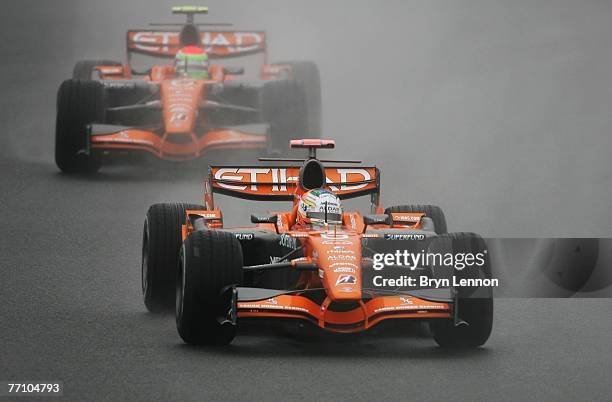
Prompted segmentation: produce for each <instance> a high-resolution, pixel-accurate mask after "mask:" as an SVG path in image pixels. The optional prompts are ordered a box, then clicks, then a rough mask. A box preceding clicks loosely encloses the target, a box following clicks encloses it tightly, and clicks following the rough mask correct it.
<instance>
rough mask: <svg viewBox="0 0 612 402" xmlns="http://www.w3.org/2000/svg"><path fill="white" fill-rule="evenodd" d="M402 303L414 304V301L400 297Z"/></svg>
mask: <svg viewBox="0 0 612 402" xmlns="http://www.w3.org/2000/svg"><path fill="white" fill-rule="evenodd" d="M400 301H401V302H402V303H405V304H412V300H410V299H408V298H406V297H400Z"/></svg>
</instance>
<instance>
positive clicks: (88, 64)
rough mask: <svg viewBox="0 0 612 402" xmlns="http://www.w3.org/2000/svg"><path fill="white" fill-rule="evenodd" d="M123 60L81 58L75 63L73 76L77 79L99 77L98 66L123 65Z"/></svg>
mask: <svg viewBox="0 0 612 402" xmlns="http://www.w3.org/2000/svg"><path fill="white" fill-rule="evenodd" d="M122 65H123V64H121V62H118V61H113V60H81V61H78V62H77V63H76V64H75V65H74V69H73V70H72V78H73V79H75V80H95V79H97V78H98V77H97V75H96V74H95V73H96V69H95V68H96V66H122Z"/></svg>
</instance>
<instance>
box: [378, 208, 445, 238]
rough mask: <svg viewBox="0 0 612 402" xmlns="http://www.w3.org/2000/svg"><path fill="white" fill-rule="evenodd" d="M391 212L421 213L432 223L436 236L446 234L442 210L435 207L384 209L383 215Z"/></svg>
mask: <svg viewBox="0 0 612 402" xmlns="http://www.w3.org/2000/svg"><path fill="white" fill-rule="evenodd" d="M392 212H398V213H400V212H423V213H425V216H427V217H429V218H431V220H432V221H433V223H434V227H435V229H436V233H437V234H443V233H447V229H446V217H445V216H444V212H443V211H442V208H440V207H438V206H436V205H398V206H393V207H388V208H386V209H385V214H390V213H392Z"/></svg>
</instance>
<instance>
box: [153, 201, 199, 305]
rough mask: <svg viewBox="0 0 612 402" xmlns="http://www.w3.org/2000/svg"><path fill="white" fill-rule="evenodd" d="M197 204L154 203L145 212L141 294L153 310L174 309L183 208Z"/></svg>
mask: <svg viewBox="0 0 612 402" xmlns="http://www.w3.org/2000/svg"><path fill="white" fill-rule="evenodd" d="M189 209H196V210H197V209H200V210H201V209H205V208H204V207H202V206H200V205H196V204H179V203H174V204H155V205H152V206H151V207H150V208H149V210H148V211H147V215H146V217H145V222H144V228H143V234H142V294H143V297H144V303H145V306H146V307H147V309H148V310H149V311H150V312H152V313H161V312H164V311H172V310H173V309H174V300H175V295H174V290H175V282H176V275H177V270H178V261H179V249H180V247H181V238H182V231H181V229H182V225H183V224H184V223H185V211H187V210H189Z"/></svg>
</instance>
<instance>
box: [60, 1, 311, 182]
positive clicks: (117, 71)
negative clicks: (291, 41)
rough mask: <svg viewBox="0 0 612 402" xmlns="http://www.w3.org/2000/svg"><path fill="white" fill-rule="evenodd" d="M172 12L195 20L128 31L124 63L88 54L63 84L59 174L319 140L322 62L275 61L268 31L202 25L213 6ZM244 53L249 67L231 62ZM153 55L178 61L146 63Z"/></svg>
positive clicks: (280, 149) (273, 150)
mask: <svg viewBox="0 0 612 402" xmlns="http://www.w3.org/2000/svg"><path fill="white" fill-rule="evenodd" d="M172 10H173V13H174V14H184V15H186V16H187V21H186V22H185V23H182V24H176V23H154V24H151V25H152V26H151V27H150V28H148V29H132V30H129V31H128V33H127V39H126V41H127V43H126V47H127V61H126V62H125V63H122V62H118V61H109V60H83V61H80V62H78V63H77V64H76V65H75V67H74V71H73V77H72V79H69V80H66V81H64V82H63V83H62V84H61V86H60V88H59V91H58V95H57V118H56V136H55V161H56V164H57V166H58V167H59V168H60V170H62V171H63V172H65V173H92V172H96V171H97V170H98V169H99V168H100V167H101V166H102V165H104V164H105V163H116V162H117V161H119V162H120V163H121V162H125V161H126V160H127V161H130V162H131V161H133V160H138V159H142V157H143V156H145V157H149V156H153V160H156V159H162V160H168V161H187V160H192V159H197V158H200V157H202V156H204V155H206V154H207V153H210V152H211V151H218V150H226V149H230V150H231V149H256V150H259V151H258V152H261V153H264V154H268V155H270V154H283V153H284V152H286V151H288V148H287V144H288V143H289V139H291V138H293V137H292V136H309V137H318V136H320V131H321V89H320V78H319V71H318V69H317V66H316V65H315V64H314V63H313V62H310V61H288V62H282V63H276V64H270V63H269V62H268V54H267V36H266V32H265V31H253V30H231V29H228V28H226V27H227V26H229V25H231V24H226V23H214V22H213V23H196V22H194V17H195V15H197V14H207V13H208V8H207V7H196V6H182V7H173V9H172ZM177 25H178V26H180V27H181V28H180V30H176V28H174V27H175V26H177ZM136 58H138V60H135V59H136ZM237 58H242V59H245V58H248V61H250V64H249V63H248V62H247V61H245V64H247V68H246V69H245V66H244V65H231V64H230V65H228V64H227V63H228V62H230V61H232V60H236V59H237ZM253 58H256V59H255V60H252V59H253ZM151 59H153V60H154V61H157V60H159V59H170V60H172V61H171V62H169V61H166V62H163V63H161V64H154V65H153V66H150V67H147V66H149V65H150V63H151ZM135 64H138V65H135ZM139 65H144V66H145V67H140V68H139ZM249 66H250V67H252V69H251V70H250V71H251V74H250V75H249V74H247V73H248V71H249V69H248V67H249ZM149 159H151V158H149Z"/></svg>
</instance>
